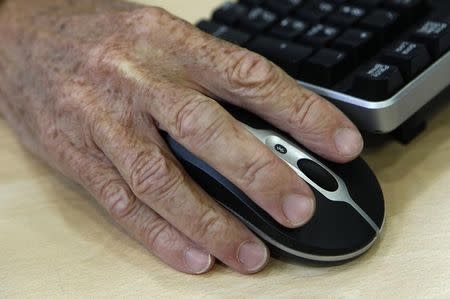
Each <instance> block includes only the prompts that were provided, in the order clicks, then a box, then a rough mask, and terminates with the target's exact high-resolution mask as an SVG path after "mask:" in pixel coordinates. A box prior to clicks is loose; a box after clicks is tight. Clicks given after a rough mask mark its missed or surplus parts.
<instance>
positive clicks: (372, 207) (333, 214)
mask: <svg viewBox="0 0 450 299" xmlns="http://www.w3.org/2000/svg"><path fill="white" fill-rule="evenodd" d="M225 109H227V110H228V111H229V112H230V113H231V114H232V115H233V116H234V117H235V118H236V119H237V120H239V121H240V122H242V123H243V124H244V126H245V127H246V128H247V129H248V130H249V131H250V132H251V133H252V134H253V135H255V136H256V137H257V138H258V139H259V140H260V141H261V142H262V143H263V144H265V145H266V146H267V147H269V148H270V149H271V150H272V151H273V152H274V153H275V154H276V155H277V156H278V157H279V158H280V159H282V160H283V161H285V162H286V163H287V164H288V165H289V166H290V167H291V168H292V169H293V170H294V171H295V172H296V173H297V174H298V176H299V180H300V179H303V180H305V181H306V182H307V183H308V184H309V186H310V187H311V188H312V190H313V192H314V194H315V197H316V211H315V214H314V216H313V217H312V219H311V220H310V221H309V222H308V223H307V224H305V225H304V226H302V227H300V228H295V229H292V228H286V227H284V226H282V225H280V224H278V222H276V221H275V220H274V219H272V217H271V216H270V215H269V214H268V213H267V212H265V211H264V210H263V209H261V208H260V207H259V206H258V205H257V204H256V203H254V202H253V201H252V200H251V199H250V198H249V197H248V196H247V195H246V194H244V193H243V192H242V191H241V190H239V188H238V187H236V186H235V185H234V184H233V183H231V182H230V181H229V180H228V179H227V178H225V177H224V176H222V175H221V174H220V173H218V172H217V171H216V170H215V169H213V168H211V167H210V166H209V165H208V164H206V163H205V162H204V161H202V160H200V159H199V158H197V157H196V156H195V155H193V154H192V153H190V152H189V151H187V150H186V149H185V148H184V147H183V146H181V145H180V144H179V143H177V142H176V141H175V140H174V139H172V138H171V137H170V136H169V135H167V134H164V135H165V139H166V141H167V143H168V145H169V147H170V148H171V150H172V151H173V153H174V154H175V155H176V157H177V158H178V159H179V160H180V162H181V163H182V164H183V166H184V167H185V169H186V171H187V172H188V173H189V175H190V176H191V177H192V178H193V179H194V180H195V181H196V182H197V183H198V184H199V185H200V186H201V187H202V188H203V189H204V190H205V191H206V192H207V193H208V194H209V195H211V197H213V198H215V199H216V200H217V201H218V202H219V203H220V204H222V205H223V206H224V207H225V208H226V209H227V210H229V211H230V212H231V213H233V214H234V215H235V216H237V217H238V218H239V219H240V220H241V221H242V222H243V223H245V224H246V225H247V227H249V228H250V229H251V230H252V231H253V232H254V233H255V234H256V235H258V236H259V237H260V238H261V239H262V240H263V241H264V242H265V243H266V244H267V245H268V247H269V248H270V250H271V252H272V254H273V255H275V256H278V257H282V258H289V259H291V258H292V259H299V260H303V261H305V260H306V261H309V262H318V263H321V264H322V263H340V262H343V261H346V260H351V259H353V258H355V257H357V256H359V255H361V254H363V253H364V252H366V251H367V250H368V249H369V248H370V247H371V246H372V245H373V244H374V242H375V241H376V239H377V237H378V236H379V235H380V232H381V229H382V227H383V223H384V199H383V193H382V190H381V188H380V185H379V183H378V181H377V179H376V177H375V175H374V173H373V172H372V170H371V169H370V168H369V166H368V165H367V164H366V163H365V162H364V161H363V160H362V159H361V158H357V159H356V160H353V161H352V162H350V163H347V164H336V163H332V162H329V161H326V160H324V159H323V158H319V157H317V156H316V155H314V154H313V153H311V152H310V151H308V150H306V149H305V148H304V147H302V146H301V145H299V144H298V143H297V142H296V141H294V140H293V139H292V138H290V137H288V136H286V135H285V134H283V133H282V132H280V131H278V130H277V129H276V128H274V127H273V126H271V125H270V124H268V123H267V122H265V121H263V120H262V119H260V118H258V117H256V116H255V115H253V114H251V113H249V112H247V111H244V110H242V109H239V108H237V107H234V106H225Z"/></svg>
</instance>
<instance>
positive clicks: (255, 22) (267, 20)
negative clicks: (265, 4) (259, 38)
mask: <svg viewBox="0 0 450 299" xmlns="http://www.w3.org/2000/svg"><path fill="white" fill-rule="evenodd" d="M276 20H277V16H276V15H275V14H274V13H272V12H270V11H268V10H266V9H263V8H261V7H257V8H253V9H251V10H250V11H249V12H248V14H247V15H246V16H245V17H244V18H243V19H242V20H241V22H240V23H239V27H240V28H242V29H243V30H244V31H249V32H252V33H258V32H262V31H265V30H267V29H268V28H269V27H270V26H272V25H273V24H274V23H275V22H276Z"/></svg>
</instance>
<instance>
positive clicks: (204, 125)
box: [174, 98, 224, 146]
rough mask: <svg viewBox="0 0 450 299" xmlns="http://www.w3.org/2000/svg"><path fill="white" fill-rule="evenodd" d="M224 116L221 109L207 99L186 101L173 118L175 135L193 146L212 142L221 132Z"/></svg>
mask: <svg viewBox="0 0 450 299" xmlns="http://www.w3.org/2000/svg"><path fill="white" fill-rule="evenodd" d="M200 120H201V121H200ZM223 124H224V115H223V113H222V110H221V107H220V105H219V104H217V103H216V102H214V101H210V100H208V99H198V98H194V99H191V100H187V101H186V102H185V103H184V104H183V105H182V106H181V107H180V108H179V109H178V111H177V113H176V116H175V129H174V131H175V134H176V136H177V137H178V138H180V139H182V140H186V141H187V142H189V143H190V144H192V145H193V146H196V145H198V144H202V145H203V146H205V144H208V143H210V142H213V140H215V139H216V137H217V136H218V135H219V134H220V133H221V132H222V129H223Z"/></svg>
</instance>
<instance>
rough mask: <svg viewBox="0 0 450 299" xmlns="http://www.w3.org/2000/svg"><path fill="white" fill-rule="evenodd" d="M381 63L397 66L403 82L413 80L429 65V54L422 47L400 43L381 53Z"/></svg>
mask: <svg viewBox="0 0 450 299" xmlns="http://www.w3.org/2000/svg"><path fill="white" fill-rule="evenodd" d="M382 60H383V62H385V63H387V64H392V65H395V66H397V67H398V68H399V69H400V71H401V73H402V75H403V78H405V80H410V79H412V78H414V77H415V76H416V75H417V74H418V73H419V72H420V71H422V70H423V69H424V68H425V67H426V66H428V65H429V64H430V63H431V57H430V54H428V51H427V48H426V47H425V46H424V45H421V44H417V43H414V42H410V41H401V42H398V43H396V44H395V45H394V46H392V47H390V48H388V49H386V50H384V51H383V56H382Z"/></svg>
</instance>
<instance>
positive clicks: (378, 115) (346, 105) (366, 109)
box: [298, 52, 450, 133]
mask: <svg viewBox="0 0 450 299" xmlns="http://www.w3.org/2000/svg"><path fill="white" fill-rule="evenodd" d="M298 82H299V84H301V85H302V86H304V87H305V88H308V89H310V90H312V91H314V92H315V93H318V94H320V95H321V96H323V97H326V98H328V99H329V100H330V101H332V102H333V103H334V104H335V105H336V106H337V107H339V108H340V109H341V110H342V111H344V113H346V114H347V115H348V116H349V117H350V118H351V119H352V120H353V121H354V122H355V123H356V125H357V126H358V127H359V128H360V129H362V130H365V131H369V132H374V133H389V132H391V131H393V130H395V129H396V128H398V127H399V126H400V125H401V124H402V123H403V122H405V121H406V120H407V119H408V118H410V117H411V116H412V115H414V113H416V112H417V111H418V110H419V109H420V108H422V107H423V106H425V105H426V104H427V103H428V102H430V101H431V100H432V99H433V98H434V97H436V96H437V95H438V94H439V93H440V92H442V91H443V90H444V89H445V88H447V86H448V85H449V83H450V52H447V54H445V55H444V56H442V57H441V58H440V59H438V60H437V61H436V62H435V63H433V64H432V65H431V66H429V67H428V68H427V69H426V70H424V71H423V72H422V74H420V75H419V76H418V77H416V78H415V79H414V80H413V81H411V82H410V83H408V84H407V85H406V86H404V87H403V88H402V89H401V90H400V91H399V92H397V94H395V95H394V96H392V97H391V98H389V99H388V100H385V101H381V102H371V101H367V100H363V99H361V98H357V97H353V96H351V95H348V94H344V93H341V92H336V91H333V90H330V89H326V88H322V87H318V86H316V85H312V84H309V83H306V82H302V81H298Z"/></svg>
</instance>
